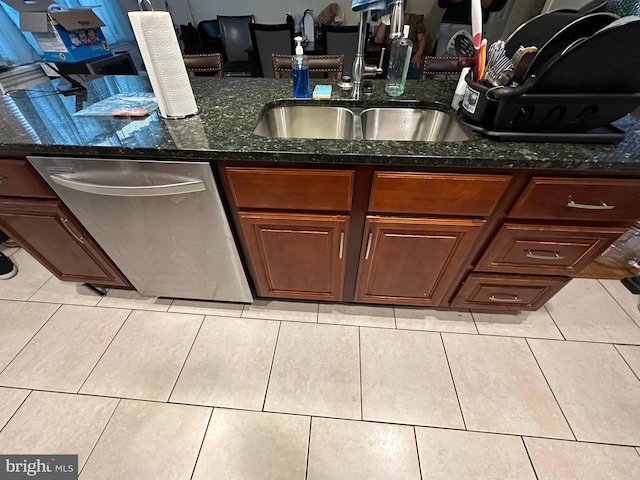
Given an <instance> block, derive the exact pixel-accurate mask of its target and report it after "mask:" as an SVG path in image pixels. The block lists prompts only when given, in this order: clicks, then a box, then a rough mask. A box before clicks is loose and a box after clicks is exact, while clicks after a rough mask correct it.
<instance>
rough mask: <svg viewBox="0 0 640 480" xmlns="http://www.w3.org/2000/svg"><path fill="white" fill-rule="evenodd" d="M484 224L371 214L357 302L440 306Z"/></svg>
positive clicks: (362, 257)
mask: <svg viewBox="0 0 640 480" xmlns="http://www.w3.org/2000/svg"><path fill="white" fill-rule="evenodd" d="M484 223H485V222H484V221H482V220H457V219H442V218H438V219H427V218H394V217H371V216H370V217H367V221H366V226H365V238H364V241H363V246H362V254H361V255H362V256H361V259H360V268H359V270H358V281H357V286H356V300H357V301H361V302H372V303H387V304H409V305H438V304H440V303H441V302H442V300H443V298H444V294H445V293H446V291H447V289H448V288H449V286H450V284H451V281H452V279H453V278H454V275H455V274H456V273H457V272H458V270H459V269H460V267H461V266H462V265H463V262H464V259H465V256H466V253H467V252H468V251H469V249H470V248H471V246H472V245H473V243H474V241H475V240H476V238H477V235H478V233H479V231H480V229H481V228H482V226H483V225H484Z"/></svg>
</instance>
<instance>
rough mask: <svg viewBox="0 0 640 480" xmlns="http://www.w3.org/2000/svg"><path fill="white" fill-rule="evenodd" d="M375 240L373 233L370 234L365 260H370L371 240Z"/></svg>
mask: <svg viewBox="0 0 640 480" xmlns="http://www.w3.org/2000/svg"><path fill="white" fill-rule="evenodd" d="M372 238H373V233H370V234H369V240H367V251H366V252H365V254H364V259H365V260H369V254H370V253H371V239H372Z"/></svg>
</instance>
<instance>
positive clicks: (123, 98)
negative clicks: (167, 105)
mask: <svg viewBox="0 0 640 480" xmlns="http://www.w3.org/2000/svg"><path fill="white" fill-rule="evenodd" d="M157 108H158V102H157V101H156V97H155V95H154V94H153V93H150V92H138V93H118V94H117V95H113V96H112V97H109V98H105V99H104V100H101V101H99V102H97V103H94V104H93V105H90V106H88V107H87V108H83V109H82V110H80V111H79V112H76V113H75V114H74V115H75V116H78V117H128V118H144V117H147V116H148V115H150V114H152V113H153V112H154V111H155V110H157Z"/></svg>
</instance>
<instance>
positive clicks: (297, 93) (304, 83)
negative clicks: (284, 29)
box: [291, 37, 311, 98]
mask: <svg viewBox="0 0 640 480" xmlns="http://www.w3.org/2000/svg"><path fill="white" fill-rule="evenodd" d="M294 40H295V42H296V54H295V55H294V56H293V57H292V58H291V76H292V78H293V96H294V97H296V98H309V97H310V96H311V90H310V88H309V57H307V56H306V55H305V54H304V51H303V50H302V37H296V38H294Z"/></svg>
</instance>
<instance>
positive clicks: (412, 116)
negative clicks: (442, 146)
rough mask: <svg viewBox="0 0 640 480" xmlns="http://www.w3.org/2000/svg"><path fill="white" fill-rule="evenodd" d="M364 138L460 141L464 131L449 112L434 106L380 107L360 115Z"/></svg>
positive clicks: (465, 134)
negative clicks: (424, 107) (430, 107)
mask: <svg viewBox="0 0 640 480" xmlns="http://www.w3.org/2000/svg"><path fill="white" fill-rule="evenodd" d="M360 119H361V121H362V137H363V138H364V139H365V140H396V141H413V142H460V141H464V140H468V139H469V136H468V135H467V133H466V132H465V131H464V130H463V129H462V128H461V127H460V125H458V123H457V122H456V120H455V119H454V118H453V116H452V115H450V114H448V113H446V112H442V111H440V110H436V109H429V108H426V109H423V108H398V107H383V108H369V109H366V110H364V111H363V112H362V113H361V114H360Z"/></svg>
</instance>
